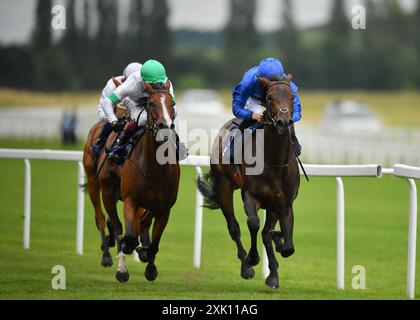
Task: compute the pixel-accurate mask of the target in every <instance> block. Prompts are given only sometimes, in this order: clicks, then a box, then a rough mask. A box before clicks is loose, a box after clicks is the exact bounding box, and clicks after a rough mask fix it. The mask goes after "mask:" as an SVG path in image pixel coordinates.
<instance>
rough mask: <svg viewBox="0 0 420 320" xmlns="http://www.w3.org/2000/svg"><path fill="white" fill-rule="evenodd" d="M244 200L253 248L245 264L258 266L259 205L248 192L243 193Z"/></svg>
mask: <svg viewBox="0 0 420 320" xmlns="http://www.w3.org/2000/svg"><path fill="white" fill-rule="evenodd" d="M242 199H243V201H244V209H245V212H246V214H247V216H248V219H247V224H248V229H249V232H250V234H251V248H250V249H249V253H248V255H247V256H246V258H245V263H246V264H248V265H250V266H256V265H257V264H258V262H259V261H260V256H259V255H258V249H257V235H258V230H259V229H260V219H259V218H258V209H259V207H260V205H259V203H258V202H257V201H256V200H255V198H254V197H252V196H251V195H250V194H249V192H248V191H244V192H243V193H242Z"/></svg>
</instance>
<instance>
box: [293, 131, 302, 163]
mask: <svg viewBox="0 0 420 320" xmlns="http://www.w3.org/2000/svg"><path fill="white" fill-rule="evenodd" d="M292 145H293V148H294V149H295V155H296V156H300V155H301V154H302V146H301V145H300V143H299V141H298V138H297V137H296V133H295V125H293V126H292Z"/></svg>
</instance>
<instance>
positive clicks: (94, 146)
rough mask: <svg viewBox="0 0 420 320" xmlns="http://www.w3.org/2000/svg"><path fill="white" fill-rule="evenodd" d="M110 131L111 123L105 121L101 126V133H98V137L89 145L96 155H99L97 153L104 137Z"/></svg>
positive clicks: (104, 140)
mask: <svg viewBox="0 0 420 320" xmlns="http://www.w3.org/2000/svg"><path fill="white" fill-rule="evenodd" d="M111 132H112V127H111V124H110V123H109V122H107V123H105V124H104V125H103V126H102V130H101V133H100V134H99V137H98V139H97V140H96V141H95V143H94V144H92V146H91V150H92V152H93V154H94V155H95V156H96V157H99V154H100V153H101V150H102V148H103V147H104V145H105V142H106V139H107V138H108V136H109V135H110V133H111Z"/></svg>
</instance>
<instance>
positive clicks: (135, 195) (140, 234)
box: [84, 81, 180, 282]
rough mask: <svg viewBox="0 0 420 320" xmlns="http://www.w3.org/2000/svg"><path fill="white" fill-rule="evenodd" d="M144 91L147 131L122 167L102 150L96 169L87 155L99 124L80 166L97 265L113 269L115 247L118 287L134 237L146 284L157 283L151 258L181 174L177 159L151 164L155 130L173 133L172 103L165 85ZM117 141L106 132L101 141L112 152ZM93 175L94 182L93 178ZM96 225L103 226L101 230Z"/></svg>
mask: <svg viewBox="0 0 420 320" xmlns="http://www.w3.org/2000/svg"><path fill="white" fill-rule="evenodd" d="M145 86H146V89H147V91H148V93H149V98H148V102H147V107H146V112H147V126H146V132H145V134H144V135H143V136H142V137H141V139H140V141H138V143H136V144H135V146H134V147H133V150H132V152H131V154H130V156H129V158H128V159H127V160H126V161H125V164H124V166H121V165H117V164H115V163H114V162H113V161H104V159H105V157H106V153H105V151H102V152H101V155H100V157H99V159H98V160H97V161H96V165H93V164H92V163H93V161H92V158H91V156H92V154H91V152H90V153H89V150H90V149H89V146H88V145H91V144H92V143H94V141H95V140H96V136H97V135H98V134H99V133H97V134H94V132H96V131H97V130H98V129H97V128H96V126H97V125H98V124H97V125H95V126H94V127H93V128H92V129H91V133H90V134H89V139H88V143H87V144H86V146H85V155H84V164H85V163H86V164H85V169H86V173H87V177H88V188H89V195H90V196H91V201H92V204H93V205H94V207H95V213H96V221H100V222H101V223H99V226H98V228H99V230H100V232H101V236H102V235H103V236H102V239H103V241H102V250H103V257H102V264H103V265H105V266H111V265H112V259H111V256H110V254H109V247H110V246H111V245H114V243H115V242H116V243H117V252H118V254H117V259H118V261H119V263H118V270H117V274H116V278H117V279H118V280H119V281H121V282H124V281H127V280H128V279H129V273H128V270H127V267H126V265H125V254H131V253H132V252H133V250H134V249H136V247H137V246H138V245H139V241H138V240H139V238H140V242H141V245H142V247H141V248H137V249H138V250H137V252H138V253H139V257H140V259H141V260H142V261H143V262H148V266H147V268H146V272H145V276H146V278H147V279H148V280H151V281H152V280H154V279H156V277H157V268H156V266H155V264H154V260H155V256H156V253H157V251H158V247H159V241H160V238H161V236H162V233H163V230H164V229H165V226H166V223H167V221H168V218H169V213H170V209H171V207H172V206H173V205H174V203H175V201H176V198H177V194H178V184H179V176H180V171H179V164H178V161H177V159H176V158H175V161H173V162H171V163H170V164H164V165H162V164H160V163H158V162H157V159H156V150H157V149H158V148H159V146H160V145H161V144H162V141H158V140H159V139H157V136H159V133H160V131H165V130H166V131H169V132H170V133H174V131H173V129H174V125H173V119H174V108H173V106H174V101H173V99H172V96H171V95H170V93H169V91H168V90H169V87H170V83H169V81H168V82H167V83H166V85H165V86H164V87H161V88H158V89H155V88H154V87H153V86H152V85H149V84H146V83H145ZM95 128H96V129H95ZM164 129H165V130H164ZM116 137H117V136H116V134H115V133H111V135H110V136H109V137H108V139H107V142H106V148H107V149H109V148H111V146H112V145H113V143H114V141H115V139H116ZM164 141H165V140H164ZM104 150H105V149H104ZM89 155H90V156H89ZM85 158H86V161H85ZM102 162H103V163H104V164H103V166H102V169H101V170H100V172H99V173H98V174H97V169H98V168H97V166H98V165H97V163H102ZM96 175H97V179H95V176H96ZM91 190H92V192H91ZM99 192H100V193H101V195H102V202H103V205H104V207H105V210H106V212H107V214H108V218H109V219H108V221H107V226H108V229H109V233H110V234H109V236H106V235H104V234H105V231H104V225H105V223H104V216H103V214H102V213H101V209H100V208H101V207H100V199H99ZM118 200H122V201H124V218H125V235H124V237H122V229H123V228H122V224H121V221H120V220H119V218H118V212H117V202H118ZM146 209H147V210H146ZM152 221H154V225H153V231H152V239H150V236H149V229H150V226H151V224H152ZM97 225H98V222H97ZM101 226H103V227H102V228H101Z"/></svg>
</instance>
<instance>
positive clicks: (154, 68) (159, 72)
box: [141, 60, 168, 83]
mask: <svg viewBox="0 0 420 320" xmlns="http://www.w3.org/2000/svg"><path fill="white" fill-rule="evenodd" d="M141 78H142V79H143V80H144V81H145V82H147V83H165V82H166V81H167V80H168V77H167V76H166V71H165V67H164V66H163V65H162V64H161V63H160V62H159V61H156V60H147V61H146V62H145V63H144V64H143V66H142V68H141Z"/></svg>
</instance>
